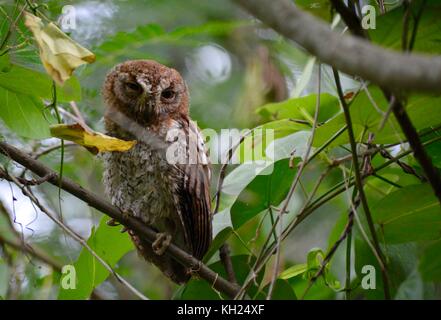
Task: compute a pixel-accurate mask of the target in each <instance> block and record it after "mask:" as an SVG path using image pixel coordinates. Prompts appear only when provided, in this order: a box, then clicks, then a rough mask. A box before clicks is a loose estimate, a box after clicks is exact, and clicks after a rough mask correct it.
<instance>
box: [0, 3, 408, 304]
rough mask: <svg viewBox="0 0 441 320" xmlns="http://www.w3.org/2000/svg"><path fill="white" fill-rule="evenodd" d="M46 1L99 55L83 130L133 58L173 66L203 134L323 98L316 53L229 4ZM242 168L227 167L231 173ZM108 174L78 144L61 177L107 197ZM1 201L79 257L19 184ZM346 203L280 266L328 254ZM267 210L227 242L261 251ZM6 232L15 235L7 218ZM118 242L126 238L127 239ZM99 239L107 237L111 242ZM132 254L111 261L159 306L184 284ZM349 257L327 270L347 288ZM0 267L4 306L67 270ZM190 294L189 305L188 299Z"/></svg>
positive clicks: (314, 294)
mask: <svg viewBox="0 0 441 320" xmlns="http://www.w3.org/2000/svg"><path fill="white" fill-rule="evenodd" d="M298 2H299V5H301V6H302V8H304V9H305V10H308V11H310V12H312V13H313V14H315V15H316V16H319V17H320V18H322V19H323V20H325V21H327V22H329V23H332V21H331V14H330V12H331V11H330V6H329V3H328V1H298ZM38 3H39V4H42V5H44V7H41V8H42V10H43V9H44V12H45V14H46V15H47V17H48V19H49V20H52V21H58V22H61V21H62V18H63V17H62V13H63V10H66V9H63V7H64V6H66V5H71V6H73V8H74V9H75V14H76V26H75V28H64V29H63V31H65V32H66V33H67V34H69V35H70V36H71V37H72V38H73V39H74V40H75V41H77V42H78V43H79V44H81V45H82V46H84V47H86V48H88V49H89V50H91V51H92V52H94V53H95V54H96V57H97V59H96V62H95V63H93V64H91V65H87V66H82V67H80V68H79V69H78V70H77V71H76V72H75V75H76V77H77V79H78V80H79V83H80V84H81V92H82V94H81V99H79V100H78V101H76V105H77V106H78V108H79V110H80V112H81V114H82V115H83V116H84V118H85V120H86V122H87V124H88V125H89V126H90V127H92V128H93V129H95V130H96V131H100V132H103V121H102V116H103V112H104V105H103V100H102V97H101V94H100V90H101V86H102V83H103V80H104V77H105V75H106V73H107V72H108V71H109V70H110V69H111V68H112V67H113V66H114V65H115V64H118V63H120V62H123V61H125V60H129V59H154V60H157V61H159V62H161V63H163V64H165V65H167V66H170V67H173V68H175V69H177V70H178V71H179V72H180V73H181V74H182V75H183V77H184V79H185V81H186V82H187V84H188V87H189V90H190V96H191V109H190V114H191V117H192V118H193V119H194V120H195V121H197V123H198V125H199V127H201V128H202V129H204V128H211V129H214V130H216V131H220V130H221V129H230V128H236V129H239V130H243V129H251V128H254V127H256V126H258V125H261V124H263V123H265V122H268V121H269V120H271V117H268V115H266V116H265V115H263V114H262V113H259V112H257V110H258V108H260V107H262V106H263V105H266V104H268V103H272V102H279V101H283V100H286V99H288V98H291V97H302V96H306V95H309V94H311V93H314V92H316V91H317V85H318V83H317V82H318V77H317V74H318V72H317V71H318V65H317V61H316V60H315V58H313V57H311V56H309V55H308V54H307V53H305V51H303V50H302V49H300V48H299V47H298V46H297V45H296V44H294V43H291V42H288V41H286V40H285V39H283V38H282V37H281V36H279V35H278V34H276V33H275V32H273V31H272V30H270V29H268V28H265V27H262V26H260V24H259V22H258V21H255V20H254V19H252V18H251V17H250V16H248V15H247V14H246V13H245V12H244V11H242V10H240V9H239V8H238V6H236V5H234V4H233V3H232V2H230V1H224V0H210V1H204V0H188V1H181V0H167V1H163V0H145V1H135V0H108V1H83V0H79V1H55V0H53V1H51V0H41V1H38ZM396 3H398V1H396ZM396 3H394V4H396ZM0 5H1V6H2V8H4V10H6V11H7V12H11V10H13V7H14V2H13V1H5V0H0ZM1 19H3V17H2V18H0V21H1ZM61 25H62V24H61ZM334 27H336V28H340V29H341V28H342V27H341V25H340V24H338V21H334ZM14 36H16V37H20V35H14ZM10 59H11V61H12V62H13V63H16V64H18V65H21V66H25V67H27V68H31V69H34V70H38V71H43V69H42V67H41V63H40V60H39V57H38V52H37V50H36V48H35V46H33V45H27V46H24V47H23V48H22V49H21V50H16V51H14V52H11V53H10ZM343 84H344V88H345V90H346V91H348V90H351V89H353V88H354V87H355V86H356V83H355V82H354V81H352V80H351V79H349V78H347V77H344V76H343ZM321 92H322V93H326V92H328V93H331V94H333V95H335V86H334V80H333V78H332V72H331V70H330V69H329V68H328V67H327V66H322V75H321ZM59 106H60V110H62V117H63V119H64V120H65V121H66V122H70V121H71V119H70V118H69V113H72V112H73V111H72V109H71V106H70V104H69V103H60V104H59ZM335 112H338V109H337V110H335ZM335 112H334V113H335ZM0 130H1V134H2V135H3V137H5V138H6V139H7V140H8V141H9V142H11V143H12V142H13V143H14V144H15V145H21V146H23V149H25V150H26V151H38V150H45V149H48V148H51V147H52V146H56V145H58V144H59V140H58V139H55V138H49V139H44V140H40V141H32V140H26V139H22V138H20V137H18V136H16V135H14V134H13V133H11V131H10V130H8V129H7V128H6V127H5V126H0ZM297 138H298V139H299V140H298V143H299V145H298V146H296V148H297V150H298V152H301V151H299V150H301V149H302V147H303V146H304V144H305V143H306V137H302V136H298V137H297ZM296 141H297V140H296ZM225 149H226V146H221V151H220V152H224V151H225ZM289 151H291V150H289ZM335 152H336V155H339V154H346V153H345V152H342V151H341V150H340V151H338V150H337V151H335ZM39 159H40V160H41V161H43V162H44V163H45V164H47V165H49V166H50V167H52V168H53V169H55V170H58V169H59V163H60V151H59V150H54V151H53V152H50V153H47V154H42V155H41V156H40V157H39ZM9 165H10V166H11V168H12V169H11V170H17V172H20V170H21V168H19V167H14V165H11V164H9ZM234 168H235V166H230V168H229V169H228V172H231V170H233V169H234ZM219 169H220V168H219V165H215V166H214V167H213V170H214V178H213V183H212V194H214V192H215V190H216V183H217V177H218V172H219ZM325 169H326V166H325V164H324V163H323V162H321V161H319V160H317V161H314V162H313V163H312V164H311V165H309V166H308V167H307V170H306V172H305V173H304V175H303V177H302V179H301V184H302V186H301V187H302V188H298V191H296V194H295V196H294V198H293V201H291V203H292V205H291V207H290V208H289V209H290V211H291V213H293V212H295V211H296V210H298V209H299V208H300V207H301V205H302V203H303V202H304V199H305V197H306V195H307V194H306V193H305V192H302V191H301V190H302V189H303V190H311V189H312V188H313V186H314V184H315V182H316V181H317V179H319V177H320V175H321V174H322V172H323V171H324V170H325ZM102 172H103V168H102V163H101V160H100V158H99V156H98V157H96V156H94V155H92V154H90V153H89V152H87V151H86V150H84V149H83V148H81V147H78V146H70V145H69V146H66V147H65V154H64V168H63V175H64V176H66V177H69V178H71V179H73V180H75V181H76V182H78V183H79V184H80V185H82V186H84V187H85V188H87V189H89V190H92V191H94V192H95V193H97V194H99V195H102V196H104V193H103V185H102V182H101V179H102ZM341 179H342V172H340V171H334V172H333V173H331V174H330V175H329V176H328V177H327V179H326V181H325V182H324V183H323V185H322V186H321V187H320V188H321V189H320V190H327V188H329V187H330V186H332V185H334V184H335V183H336V182H337V181H340V180H341ZM226 183H230V184H232V185H233V186H234V184H235V181H234V180H231V179H230V180H228V178H227V181H226ZM58 193H59V190H58V189H57V188H56V187H53V186H48V185H46V184H44V185H42V186H40V187H39V188H38V191H37V192H36V194H37V195H38V196H39V197H40V198H41V199H43V201H44V203H45V205H47V206H48V207H50V208H51V209H52V210H53V211H54V212H59V207H60V204H61V209H62V210H61V211H62V216H63V220H64V221H65V222H66V223H67V224H68V225H69V226H70V227H71V228H73V229H74V230H75V231H76V232H77V233H78V234H79V235H81V236H82V237H83V238H85V239H88V238H89V237H90V235H91V234H92V233H93V232H94V230H96V228H98V225H99V223H100V219H101V217H102V215H101V213H99V212H97V211H95V210H94V209H92V208H90V207H88V206H87V205H86V204H84V203H82V202H81V201H79V200H77V199H76V198H74V197H72V196H70V195H69V194H67V193H65V192H61V200H60V203H59V194H58ZM348 194H349V193H348ZM0 200H1V203H2V204H3V206H4V210H5V211H7V212H9V213H10V215H11V216H12V217H13V219H14V223H13V226H14V228H15V229H16V230H17V231H18V232H19V233H20V234H23V237H24V240H25V242H27V243H30V244H32V245H35V246H36V247H39V248H41V249H42V250H43V251H45V252H46V253H48V254H49V255H50V256H51V257H52V258H53V259H54V260H56V261H58V262H59V263H60V264H62V265H65V264H74V263H75V262H76V261H77V259H78V257H79V255H80V252H81V249H82V247H81V246H80V245H79V244H78V243H77V242H75V241H73V240H71V238H70V237H68V236H66V234H65V233H64V232H63V231H62V230H60V228H58V227H57V226H56V225H55V224H54V223H53V222H52V221H50V219H48V218H47V217H46V216H45V214H43V213H42V212H41V211H39V210H38V209H37V208H35V207H34V206H33V205H32V204H31V202H30V201H29V199H27V198H26V197H25V196H23V195H22V193H21V191H20V190H19V189H17V188H16V187H15V186H13V185H11V184H10V183H8V182H6V181H0ZM347 208H348V195H347V194H343V195H342V196H340V197H336V198H335V199H334V200H333V201H331V202H329V203H328V204H326V205H325V206H323V207H321V208H320V209H318V210H317V212H316V213H315V214H314V215H313V216H311V218H309V219H307V220H306V221H305V222H304V223H302V225H300V226H299V228H297V229H296V231H295V232H293V233H292V234H291V235H290V236H289V238H288V239H287V240H286V241H285V242H284V245H283V251H282V252H283V254H282V265H284V266H291V265H296V264H301V263H305V261H306V256H307V253H308V252H309V251H310V250H311V249H312V248H322V249H323V250H326V248H327V247H328V239H329V237H330V236H333V237H334V238H335V234H334V235H332V230H333V228H334V225H335V224H336V222H337V221H339V217H340V216H341V215H342V214H346V213H347ZM221 209H222V210H221V213H219V214H218V217H216V218H215V223H216V224H217V225H216V226H215V231H216V232H218V231H220V230H223V229H224V228H225V226H231V220H230V217H229V212H228V210H229V209H228V205H224V206H223V207H221ZM264 215H265V213H262V214H258V215H256V216H255V217H254V218H253V219H250V220H249V221H247V222H246V223H245V224H243V225H242V226H240V228H235V229H234V230H233V231H232V232H231V234H229V237H228V243H229V244H230V245H231V250H232V254H233V255H245V254H246V255H249V254H250V253H254V254H257V253H258V252H259V249H260V248H261V246H262V244H263V242H264V241H265V239H266V238H267V236H268V234H269V230H270V226H271V221H270V219H269V218H267V217H266V218H265V217H264ZM288 220H289V219H288ZM340 220H341V219H340ZM3 223H4V221H3ZM0 226H2V225H1V223H0ZM109 228H110V227H109ZM3 230H4V232H7V231H5V230H6V227H5V223H4V224H3ZM122 237H127V236H126V235H125V234H124V235H122ZM103 241H106V240H105V238H104V240H103ZM109 241H110V240H109ZM129 246H130V244H129ZM409 247H410V249H409V250H411V249H412V250H413V247H412V245H409ZM0 250H1V249H0ZM127 251H128V252H127V253H125V254H124V255H123V257H122V259H121V260H120V261H119V262H117V264H116V265H115V270H116V271H117V272H118V273H119V274H120V275H121V276H122V277H124V278H125V279H126V280H127V281H128V282H129V283H131V284H133V285H134V286H135V287H136V288H137V289H138V290H139V291H140V292H142V293H143V294H145V295H146V296H147V297H149V298H151V299H170V298H172V297H176V296H178V295H179V290H178V287H177V286H176V285H174V284H172V283H171V282H170V281H169V280H167V279H166V278H165V277H164V276H163V275H162V274H161V273H160V272H159V271H158V270H157V269H155V268H154V267H152V266H151V265H149V264H148V263H146V262H145V261H143V260H142V259H141V258H140V257H138V256H137V254H136V253H135V252H134V251H133V250H132V249H130V250H127ZM340 251H341V252H340ZM344 253H345V252H344V249H343V250H340V249H339V251H338V252H337V255H336V257H335V258H334V260H333V264H332V270H331V271H332V273H333V274H334V276H335V277H336V278H337V279H340V281H341V282H343V281H344V272H345V271H344V270H345V268H344ZM218 259H219V257H218V254H214V255H213V256H212V257H211V259H210V263H213V262H216V261H217V260H218ZM1 261H3V262H1ZM1 261H0V262H1V263H0V296H2V297H6V298H8V299H54V298H57V296H58V294H59V293H58V285H57V282H58V281H59V274H58V275H57V274H55V275H54V274H53V273H52V269H51V268H50V267H47V266H46V265H45V264H42V263H41V262H39V261H37V260H36V259H34V258H32V256H30V255H28V256H24V255H21V256H15V257H13V264H12V266H13V267H12V268H11V267H6V262H5V261H4V260H1ZM272 267H273V262H270V263H269V264H268V265H267V272H266V274H265V275H264V276H265V277H267V278H268V277H269V275H270V274H271V270H272ZM91 272H92V271H91ZM268 279H269V278H268ZM293 285H294V286H295V285H297V284H293ZM304 285H305V284H304V283H302V284H299V286H304ZM195 288H197V286H196V287H195ZM194 290H196V289H194ZM95 293H96V294H98V295H99V296H100V297H101V298H103V297H104V298H109V299H135V298H136V296H135V295H134V294H133V293H132V292H130V291H128V290H127V288H125V287H124V286H123V285H121V284H120V283H119V282H118V281H117V280H115V278H114V277H109V278H108V279H107V280H105V281H104V282H102V283H101V284H100V285H99V286H98V288H97V289H96V290H95ZM92 297H93V296H92ZM185 297H188V298H192V296H191V294H190V293H188V295H187V296H185ZM338 297H341V294H340V293H336V292H335V291H333V290H331V289H330V288H329V287H326V286H324V285H322V286H320V287H317V289H316V290H315V291H314V290H312V291H311V294H310V295H309V296H308V297H307V298H338Z"/></svg>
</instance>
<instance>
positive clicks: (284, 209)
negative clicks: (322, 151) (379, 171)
mask: <svg viewBox="0 0 441 320" xmlns="http://www.w3.org/2000/svg"><path fill="white" fill-rule="evenodd" d="M321 70H322V67H321V64H320V63H319V65H318V80H317V83H318V87H317V101H316V106H315V114H314V122H313V125H312V129H311V135H310V137H309V141H308V145H307V149H306V152H305V154H304V157H303V161H302V163H301V164H300V167H299V169H298V171H297V173H296V176H295V178H294V180H293V182H292V184H291V188H290V190H289V192H288V195H287V197H286V199H285V202H284V204H283V206H282V209H280V212H278V218H279V219H278V220H279V221H278V226H279V229H278V234H277V245H276V260H275V263H274V272H273V275H272V278H271V282H270V286H269V288H268V295H267V300H270V299H271V296H272V294H273V290H274V285H275V283H276V280H277V275H278V273H279V263H280V246H281V243H282V239H281V238H282V233H283V215H284V214H285V213H286V212H287V209H288V205H289V203H290V202H291V198H292V196H293V195H294V191H295V189H296V186H297V183H298V182H299V181H300V177H301V175H302V173H303V170H304V169H305V167H306V164H307V163H308V158H309V154H310V152H311V149H312V143H313V142H314V136H315V130H316V127H317V123H318V116H319V110H320V94H321V80H322V76H321V75H322V72H321Z"/></svg>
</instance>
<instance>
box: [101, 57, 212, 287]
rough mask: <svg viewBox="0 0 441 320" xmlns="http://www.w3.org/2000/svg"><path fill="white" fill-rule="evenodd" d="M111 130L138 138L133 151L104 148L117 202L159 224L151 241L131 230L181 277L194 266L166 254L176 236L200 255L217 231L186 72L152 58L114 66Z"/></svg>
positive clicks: (153, 258) (109, 187) (155, 259)
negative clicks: (214, 224)
mask: <svg viewBox="0 0 441 320" xmlns="http://www.w3.org/2000/svg"><path fill="white" fill-rule="evenodd" d="M103 97H104V100H105V103H106V107H107V108H106V113H105V117H104V119H105V127H106V133H107V134H108V135H110V136H114V137H117V138H120V139H125V140H136V141H137V143H136V145H135V146H134V147H133V148H132V149H131V150H129V151H127V152H109V153H106V154H104V156H103V158H104V164H105V171H104V184H105V189H106V193H107V194H108V196H109V197H110V199H111V201H112V203H113V204H114V205H115V206H117V207H118V208H120V209H121V210H122V211H123V212H124V213H126V214H128V215H132V216H134V217H136V218H139V219H141V220H142V221H143V222H144V223H146V224H147V225H149V226H151V227H152V228H154V229H155V230H156V231H157V232H158V238H157V240H156V241H155V242H154V243H153V245H151V244H149V243H148V242H146V241H144V240H142V239H140V237H138V236H137V234H136V233H134V232H133V231H130V230H129V234H130V236H131V237H132V240H133V242H134V244H135V246H136V248H137V250H138V252H139V253H140V254H141V255H142V256H143V257H144V258H145V259H147V260H148V261H150V262H152V263H154V264H155V265H156V266H157V267H158V268H159V269H161V270H162V272H163V273H164V274H165V275H166V276H168V277H169V278H170V279H172V280H173V281H174V282H176V283H184V282H186V281H187V280H188V279H189V278H190V272H189V270H186V269H185V268H184V267H183V266H182V265H180V264H179V263H178V262H176V261H174V260H173V259H171V258H169V257H167V256H166V255H163V253H164V251H165V249H166V248H167V246H168V245H169V244H170V242H171V241H173V243H175V244H176V245H178V246H179V247H180V248H182V249H184V250H185V251H187V252H189V253H191V254H192V255H194V256H195V257H196V258H199V259H201V258H202V257H203V256H204V254H205V253H206V251H207V249H208V247H209V245H210V242H211V239H212V226H211V218H212V217H211V210H210V194H209V186H210V169H209V163H208V158H207V156H206V153H205V148H204V142H203V139H202V136H201V134H200V132H199V130H198V128H197V126H196V125H195V124H194V123H193V122H192V121H191V120H190V117H189V114H188V104H189V97H188V90H187V87H186V85H185V83H184V80H183V79H182V77H181V76H180V74H179V73H178V72H177V71H176V70H174V69H171V68H168V67H166V66H164V65H162V64H160V63H158V62H155V61H151V60H134V61H127V62H124V63H121V64H119V65H117V66H115V67H114V68H113V69H112V71H110V73H109V74H108V75H107V77H106V80H105V83H104V86H103Z"/></svg>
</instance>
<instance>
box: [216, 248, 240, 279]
mask: <svg viewBox="0 0 441 320" xmlns="http://www.w3.org/2000/svg"><path fill="white" fill-rule="evenodd" d="M219 257H220V260H221V262H222V264H223V265H224V268H225V271H226V272H227V279H228V281H230V282H231V283H235V284H237V279H236V274H235V273H234V268H233V263H232V261H231V257H230V246H229V245H228V244H227V243H224V244H223V245H222V246H221V248H220V249H219Z"/></svg>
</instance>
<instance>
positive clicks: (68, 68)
mask: <svg viewBox="0 0 441 320" xmlns="http://www.w3.org/2000/svg"><path fill="white" fill-rule="evenodd" d="M25 25H26V27H28V28H29V30H31V32H32V33H33V35H34V37H35V40H36V41H37V44H38V47H39V49H40V59H41V62H42V63H43V65H44V67H45V69H46V71H47V72H48V73H49V75H50V76H51V77H52V78H53V79H54V80H55V81H56V82H57V83H59V84H63V83H64V81H66V80H67V79H69V78H70V76H71V75H72V72H73V71H74V70H75V69H76V68H77V67H79V66H80V65H82V64H85V63H92V62H94V61H95V55H94V54H93V53H92V52H90V51H89V50H87V49H86V48H83V47H82V46H80V45H79V44H78V43H76V42H75V41H73V40H72V39H71V38H70V37H68V36H67V35H66V34H65V33H64V32H63V31H61V30H60V29H59V28H58V27H57V26H56V25H55V24H54V23H52V22H50V23H48V24H47V25H44V24H43V22H42V21H41V19H40V18H38V17H36V16H34V15H33V14H30V13H28V12H26V13H25Z"/></svg>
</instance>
